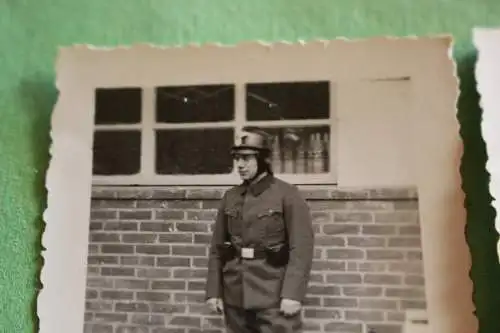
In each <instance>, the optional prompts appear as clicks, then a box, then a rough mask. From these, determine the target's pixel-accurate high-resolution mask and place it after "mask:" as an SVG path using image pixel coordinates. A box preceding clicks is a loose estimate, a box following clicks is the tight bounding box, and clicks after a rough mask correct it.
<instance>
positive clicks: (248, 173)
mask: <svg viewBox="0 0 500 333" xmlns="http://www.w3.org/2000/svg"><path fill="white" fill-rule="evenodd" d="M233 159H234V163H235V167H236V169H237V170H238V174H239V175H240V178H241V179H243V180H250V179H253V178H254V177H255V175H257V169H258V166H257V156H256V155H255V154H235V155H234V156H233Z"/></svg>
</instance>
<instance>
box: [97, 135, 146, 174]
mask: <svg viewBox="0 0 500 333" xmlns="http://www.w3.org/2000/svg"><path fill="white" fill-rule="evenodd" d="M140 164H141V132H140V131H135V130H134V131H122V130H119V131H118V130H115V131H104V130H98V131H95V132H94V157H93V174H94V175H133V174H136V173H139V171H140Z"/></svg>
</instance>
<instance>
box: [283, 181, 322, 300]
mask: <svg viewBox="0 0 500 333" xmlns="http://www.w3.org/2000/svg"><path fill="white" fill-rule="evenodd" d="M284 219H285V223H286V227H287V231H288V241H289V246H290V258H289V262H288V265H287V268H286V274H285V279H284V281H283V287H282V289H281V298H287V299H292V300H296V301H299V302H302V301H303V300H304V298H305V296H306V293H307V286H308V282H309V277H310V272H311V268H312V261H313V256H314V229H313V225H312V218H311V213H310V210H309V206H308V205H307V202H306V201H305V200H304V199H303V198H302V196H301V195H300V193H299V191H298V190H295V191H289V192H288V194H287V195H286V196H285V199H284Z"/></svg>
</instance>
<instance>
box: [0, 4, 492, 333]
mask: <svg viewBox="0 0 500 333" xmlns="http://www.w3.org/2000/svg"><path fill="white" fill-rule="evenodd" d="M495 25H500V1H498V0H489V1H488V0H440V1H438V0H366V1H362V0H337V1H333V0H330V1H328V0H302V1H299V0H280V1H278V0H252V1H249V0H247V1H242V0H239V1H238V0H221V1H219V0H212V1H208V0H205V1H202V0H199V1H197V0H193V1H191V0H182V1H180V0H179V1H165V0H164V1H161V0H156V1H153V0H149V1H147V0H143V1H138V0H106V1H104V0H82V1H69V0H38V1H36V0H33V1H27V0H0V43H1V44H0V45H1V51H0V73H1V75H0V185H1V189H2V191H1V192H0V193H1V194H0V207H1V214H0V236H1V239H0V332H2V333H4V332H5V333H14V332H34V331H35V332H36V331H37V329H38V319H37V316H36V296H37V289H39V288H40V285H39V282H38V276H39V269H40V267H41V264H42V261H41V257H40V249H41V244H40V236H41V233H42V232H43V223H42V213H43V210H44V209H45V203H46V191H45V188H44V181H45V179H44V178H45V171H46V168H47V165H48V161H49V153H48V149H49V144H50V137H49V129H50V115H51V111H52V107H53V104H54V102H55V101H56V98H57V91H56V89H55V87H54V79H55V73H54V61H55V57H56V54H57V49H58V47H59V46H61V45H70V44H73V43H89V44H97V45H117V44H131V43H136V42H153V43H157V44H165V45H173V44H185V43H190V42H201V43H204V42H221V43H225V44H234V43H237V42H240V41H246V40H255V39H259V40H264V41H278V40H287V41H296V40H298V39H304V40H310V39H315V38H328V39H329V38H336V37H349V38H365V37H370V36H376V35H393V36H405V35H428V34H434V33H450V34H452V35H453V36H454V38H455V45H454V56H455V58H456V60H457V61H458V72H459V75H460V79H461V82H460V88H461V89H462V92H461V96H460V99H459V102H458V107H459V112H458V118H459V120H460V123H461V135H462V137H463V140H464V144H465V152H464V159H463V161H462V165H461V170H462V173H463V188H464V190H465V192H466V202H465V205H466V207H467V209H468V218H467V219H468V224H467V230H466V232H467V239H468V243H469V246H470V249H471V253H472V258H473V266H472V271H471V276H472V278H473V281H474V283H475V284H474V301H475V304H476V308H477V316H478V318H479V325H480V333H499V332H500V315H499V314H500V265H499V264H498V263H497V257H496V240H497V234H496V233H495V230H494V217H495V213H494V211H493V209H492V208H491V206H490V195H489V191H488V174H487V173H486V172H485V168H484V165H485V161H486V159H487V156H486V153H485V147H484V142H483V140H482V138H481V134H480V119H481V110H480V108H479V106H478V94H477V91H476V89H475V81H474V76H473V74H474V73H473V69H474V65H475V60H476V59H475V57H476V55H475V53H476V52H475V50H474V47H473V45H472V39H471V38H472V37H471V29H472V28H473V27H474V26H495ZM68 223H71V221H68ZM457 292H460V291H457ZM61 315H64V314H63V313H61Z"/></svg>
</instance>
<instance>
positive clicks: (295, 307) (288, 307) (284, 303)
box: [280, 298, 302, 316]
mask: <svg viewBox="0 0 500 333" xmlns="http://www.w3.org/2000/svg"><path fill="white" fill-rule="evenodd" d="M301 307H302V305H301V304H300V302H298V301H295V300H293V299H287V298H283V299H282V300H281V306H280V311H281V313H283V314H284V315H285V316H293V315H295V314H297V313H298V312H299V311H300V309H301Z"/></svg>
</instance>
